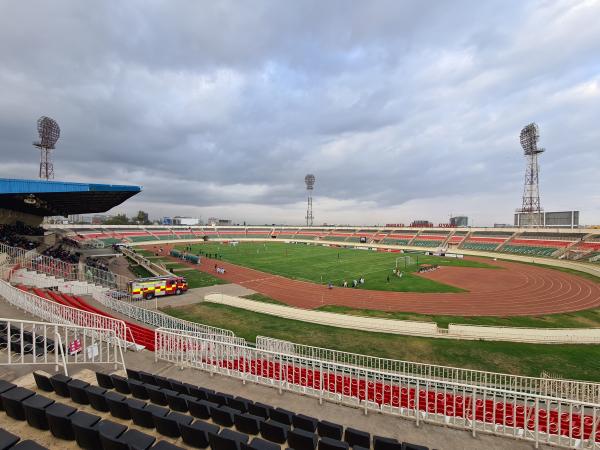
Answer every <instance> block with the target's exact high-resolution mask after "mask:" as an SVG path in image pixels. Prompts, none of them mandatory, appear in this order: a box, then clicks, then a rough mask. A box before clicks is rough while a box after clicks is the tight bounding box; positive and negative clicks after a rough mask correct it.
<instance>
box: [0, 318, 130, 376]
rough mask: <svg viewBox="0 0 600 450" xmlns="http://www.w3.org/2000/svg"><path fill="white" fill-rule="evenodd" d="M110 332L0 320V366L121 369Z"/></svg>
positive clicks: (120, 358)
mask: <svg viewBox="0 0 600 450" xmlns="http://www.w3.org/2000/svg"><path fill="white" fill-rule="evenodd" d="M118 341H119V340H118V338H117V336H116V334H115V332H114V330H106V329H101V328H91V327H79V326H75V325H64V324H58V323H46V322H34V321H29V320H15V319H3V318H0V366H2V365H4V366H14V365H36V366H37V365H43V364H48V365H52V364H53V365H54V366H55V370H58V367H59V366H62V368H63V370H64V373H65V375H68V366H69V365H72V364H113V365H114V368H115V369H116V368H117V367H118V366H121V367H122V368H123V369H125V359H124V358H123V351H122V349H121V346H120V345H119V344H118Z"/></svg>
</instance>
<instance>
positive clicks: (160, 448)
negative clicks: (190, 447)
mask: <svg viewBox="0 0 600 450" xmlns="http://www.w3.org/2000/svg"><path fill="white" fill-rule="evenodd" d="M152 450H185V449H184V448H183V447H179V446H178V445H175V444H171V443H170V442H167V441H158V442H157V443H156V445H154V447H152Z"/></svg>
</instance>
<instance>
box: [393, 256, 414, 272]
mask: <svg viewBox="0 0 600 450" xmlns="http://www.w3.org/2000/svg"><path fill="white" fill-rule="evenodd" d="M414 263H415V260H414V258H413V257H412V256H409V255H404V256H398V257H397V258H396V269H398V268H404V269H406V268H407V267H408V266H411V265H413V264H414Z"/></svg>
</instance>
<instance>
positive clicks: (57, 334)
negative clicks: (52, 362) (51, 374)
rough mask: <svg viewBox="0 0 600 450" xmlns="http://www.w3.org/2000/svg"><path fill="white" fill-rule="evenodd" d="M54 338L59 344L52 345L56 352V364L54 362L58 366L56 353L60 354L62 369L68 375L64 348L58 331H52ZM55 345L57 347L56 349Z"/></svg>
mask: <svg viewBox="0 0 600 450" xmlns="http://www.w3.org/2000/svg"><path fill="white" fill-rule="evenodd" d="M54 339H56V340H57V341H58V344H59V345H58V346H54V348H55V352H56V359H57V364H56V365H57V368H58V354H60V356H61V357H62V363H63V370H64V372H65V375H69V372H68V370H67V358H65V349H64V346H63V342H62V337H61V336H60V334H59V333H58V331H55V332H54ZM56 347H58V349H57V348H56Z"/></svg>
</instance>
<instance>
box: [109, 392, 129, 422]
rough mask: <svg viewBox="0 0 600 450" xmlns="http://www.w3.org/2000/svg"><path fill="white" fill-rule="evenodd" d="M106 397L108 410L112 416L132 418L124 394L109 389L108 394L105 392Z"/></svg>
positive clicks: (125, 418)
mask: <svg viewBox="0 0 600 450" xmlns="http://www.w3.org/2000/svg"><path fill="white" fill-rule="evenodd" d="M104 398H105V399H106V404H107V405H108V410H109V411H110V414H111V416H113V417H116V418H118V419H123V420H129V419H131V415H130V414H129V407H128V406H127V403H126V402H125V396H124V395H121V394H118V393H116V392H113V391H108V392H107V393H106V394H104Z"/></svg>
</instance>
